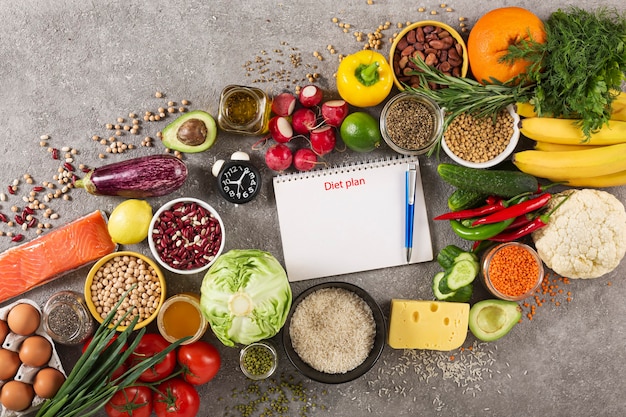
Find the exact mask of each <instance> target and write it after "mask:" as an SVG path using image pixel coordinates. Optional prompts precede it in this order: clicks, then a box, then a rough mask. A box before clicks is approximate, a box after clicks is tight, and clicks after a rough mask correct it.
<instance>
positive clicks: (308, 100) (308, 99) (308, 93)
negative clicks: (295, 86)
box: [299, 85, 322, 107]
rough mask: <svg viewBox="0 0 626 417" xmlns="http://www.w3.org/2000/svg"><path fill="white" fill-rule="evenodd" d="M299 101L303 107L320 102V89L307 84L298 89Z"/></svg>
mask: <svg viewBox="0 0 626 417" xmlns="http://www.w3.org/2000/svg"><path fill="white" fill-rule="evenodd" d="M299 100H300V103H301V104H302V105H303V106H304V107H314V106H317V105H318V104H320V103H321V102H322V90H320V89H319V88H317V87H316V86H314V85H307V86H306V87H304V88H303V89H302V90H300V96H299Z"/></svg>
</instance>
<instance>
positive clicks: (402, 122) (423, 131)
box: [380, 92, 443, 155]
mask: <svg viewBox="0 0 626 417" xmlns="http://www.w3.org/2000/svg"><path fill="white" fill-rule="evenodd" d="M380 133H381V135H382V137H383V139H384V140H385V142H386V143H387V145H389V147H390V148H391V149H393V150H394V151H396V152H398V153H401V154H403V155H421V154H424V153H426V152H428V151H429V150H430V149H431V148H432V147H433V146H435V144H436V143H437V142H438V141H439V139H440V138H441V134H442V133H443V111H442V110H441V108H440V107H439V105H438V104H437V103H436V102H435V101H433V100H431V99H430V98H428V97H426V96H425V95H423V94H421V93H418V92H401V93H399V94H396V95H395V96H393V97H392V98H391V99H389V101H387V103H386V104H385V106H384V107H383V110H382V111H381V113H380Z"/></svg>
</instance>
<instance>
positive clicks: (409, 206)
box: [404, 164, 417, 262]
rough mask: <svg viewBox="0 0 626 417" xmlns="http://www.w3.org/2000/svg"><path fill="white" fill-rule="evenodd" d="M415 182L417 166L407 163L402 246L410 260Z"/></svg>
mask: <svg viewBox="0 0 626 417" xmlns="http://www.w3.org/2000/svg"><path fill="white" fill-rule="evenodd" d="M416 182H417V166H416V165H415V164H409V168H408V169H407V171H406V215H405V219H406V224H405V239H404V247H405V248H406V261H407V262H411V251H412V250H413V218H414V213H415V183H416Z"/></svg>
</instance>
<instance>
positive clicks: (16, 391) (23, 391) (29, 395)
mask: <svg viewBox="0 0 626 417" xmlns="http://www.w3.org/2000/svg"><path fill="white" fill-rule="evenodd" d="M34 397H35V392H34V391H33V386H32V385H30V384H27V383H25V382H21V381H9V382H7V383H6V384H4V385H3V386H2V391H1V392H0V402H2V405H3V406H4V408H6V409H7V410H12V411H23V410H26V409H27V408H28V407H30V405H31V403H32V402H33V398H34Z"/></svg>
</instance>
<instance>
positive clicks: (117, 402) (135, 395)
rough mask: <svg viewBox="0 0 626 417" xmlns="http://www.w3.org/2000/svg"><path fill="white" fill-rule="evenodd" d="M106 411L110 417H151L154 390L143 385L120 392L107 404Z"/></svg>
mask: <svg viewBox="0 0 626 417" xmlns="http://www.w3.org/2000/svg"><path fill="white" fill-rule="evenodd" d="M104 411H106V413H107V416H109V417H150V414H151V413H152V390H151V389H150V388H149V387H146V386H142V385H139V386H136V387H128V388H124V389H123V390H119V391H117V392H116V393H115V394H114V395H113V397H112V398H111V399H110V400H109V402H108V403H106V405H105V406H104Z"/></svg>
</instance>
